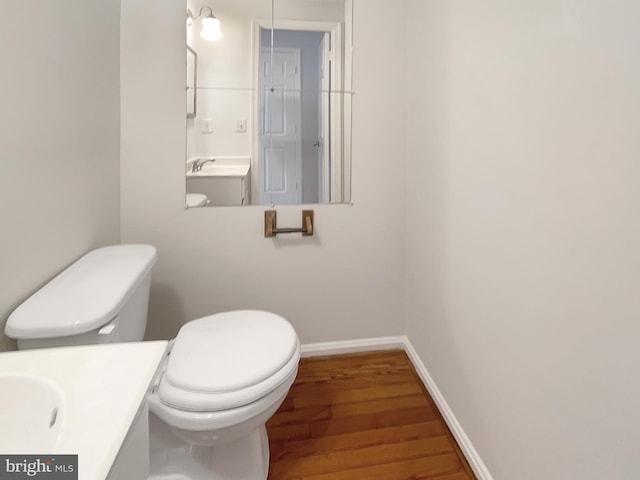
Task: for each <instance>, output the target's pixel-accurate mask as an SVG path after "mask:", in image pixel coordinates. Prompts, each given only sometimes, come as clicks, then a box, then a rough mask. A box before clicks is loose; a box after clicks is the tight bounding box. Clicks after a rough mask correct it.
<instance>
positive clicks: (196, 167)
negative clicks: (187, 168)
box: [191, 158, 216, 173]
mask: <svg viewBox="0 0 640 480" xmlns="http://www.w3.org/2000/svg"><path fill="white" fill-rule="evenodd" d="M215 161H216V159H215V158H207V159H206V160H205V161H204V162H201V161H200V159H199V158H196V159H195V160H194V161H193V165H192V166H191V172H192V173H195V172H199V171H200V170H202V167H203V166H204V165H205V164H207V163H209V162H211V163H213V162H215Z"/></svg>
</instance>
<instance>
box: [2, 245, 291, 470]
mask: <svg viewBox="0 0 640 480" xmlns="http://www.w3.org/2000/svg"><path fill="white" fill-rule="evenodd" d="M156 256H157V254H156V249H155V248H154V247H152V246H150V245H118V246H111V247H105V248H101V249H98V250H94V251H93V252H90V253H88V254H87V255H85V256H84V257H82V258H81V259H79V260H78V261H77V262H75V263H74V264H72V265H71V266H70V267H69V268H67V269H66V270H65V271H63V272H62V273H60V274H59V275H58V276H57V277H55V278H54V279H53V280H51V281H50V282H49V283H48V284H46V285H45V286H44V287H42V288H41V289H40V290H39V291H38V292H36V293H35V294H34V295H32V296H31V297H30V298H29V299H27V300H26V301H25V302H24V303H23V304H22V305H20V306H19V307H18V308H17V309H16V310H15V311H14V312H13V313H12V314H11V316H10V317H9V319H8V320H7V324H6V327H5V333H6V334H7V336H9V337H11V338H14V339H16V340H17V341H18V349H30V348H45V347H57V346H70V345H84V344H97V343H114V342H124V341H141V340H142V338H143V336H144V331H145V326H146V321H147V308H148V297H149V286H150V278H151V269H152V267H153V265H154V263H155V261H156ZM299 359H300V342H299V340H298V337H297V335H296V332H295V330H294V329H293V327H292V326H291V324H290V323H289V322H288V321H287V320H285V319H284V318H282V317H281V316H279V315H276V314H273V313H269V312H264V311H257V310H239V311H231V312H225V313H217V314H213V315H209V316H206V317H202V318H199V319H197V320H192V321H190V322H188V323H186V324H185V325H184V326H183V327H182V328H181V329H180V331H179V332H178V335H177V336H176V338H175V339H174V340H172V341H171V342H170V347H169V351H168V354H167V356H166V357H165V360H164V362H163V364H162V365H161V367H160V369H159V373H158V375H157V377H156V379H155V381H154V385H153V387H152V390H151V393H150V394H149V396H148V406H149V411H150V414H149V432H150V435H149V444H150V475H149V479H150V480H198V479H203V480H204V479H211V480H241V479H242V480H265V479H266V478H267V473H268V467H269V443H268V438H267V433H266V428H265V423H266V422H267V420H268V419H269V418H270V417H271V416H272V415H273V414H274V413H275V411H276V410H277V409H278V407H279V406H280V404H281V403H282V401H283V400H284V398H285V397H286V395H287V393H288V391H289V388H290V387H291V385H292V383H293V381H294V379H295V377H296V374H297V371H298V362H299Z"/></svg>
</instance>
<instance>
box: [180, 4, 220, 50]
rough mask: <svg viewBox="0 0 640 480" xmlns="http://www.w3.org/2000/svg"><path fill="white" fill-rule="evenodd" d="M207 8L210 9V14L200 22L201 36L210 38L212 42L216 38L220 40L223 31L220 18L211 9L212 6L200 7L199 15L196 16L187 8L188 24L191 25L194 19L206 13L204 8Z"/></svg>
mask: <svg viewBox="0 0 640 480" xmlns="http://www.w3.org/2000/svg"><path fill="white" fill-rule="evenodd" d="M205 8H207V9H209V15H207V16H206V17H204V18H202V20H200V23H201V24H202V30H201V31H200V36H201V37H202V38H204V39H205V40H210V41H212V42H213V41H216V40H220V39H221V38H222V32H221V31H220V20H218V19H217V18H216V16H215V15H214V14H213V10H211V7H209V6H207V5H205V6H204V7H202V8H201V9H200V13H198V15H197V16H195V17H194V16H193V13H192V12H191V10H189V9H187V26H189V27H190V26H191V24H192V23H193V22H194V21H196V20H198V19H199V18H200V17H202V16H203V15H204V14H203V10H204V9H205Z"/></svg>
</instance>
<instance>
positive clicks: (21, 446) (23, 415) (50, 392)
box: [0, 374, 64, 453]
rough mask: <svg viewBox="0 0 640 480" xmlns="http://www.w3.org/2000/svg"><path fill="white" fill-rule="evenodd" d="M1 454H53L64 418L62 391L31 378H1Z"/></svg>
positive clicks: (48, 381)
mask: <svg viewBox="0 0 640 480" xmlns="http://www.w3.org/2000/svg"><path fill="white" fill-rule="evenodd" d="M0 392H1V393H0V432H2V435H0V452H2V453H47V452H52V451H53V450H54V449H55V448H56V446H57V444H58V442H59V440H60V432H61V426H62V420H63V414H64V401H63V396H62V390H61V389H60V387H58V385H56V384H55V383H54V382H52V381H51V380H48V379H46V378H42V377H37V376H34V375H11V374H7V375H0Z"/></svg>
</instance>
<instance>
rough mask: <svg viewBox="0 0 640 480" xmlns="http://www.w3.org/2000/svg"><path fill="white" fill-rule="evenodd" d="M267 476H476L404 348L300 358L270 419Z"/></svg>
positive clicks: (313, 479)
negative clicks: (291, 384) (290, 381)
mask: <svg viewBox="0 0 640 480" xmlns="http://www.w3.org/2000/svg"><path fill="white" fill-rule="evenodd" d="M267 430H268V434H269V442H270V449H271V461H270V473H269V480H329V479H331V480H346V479H349V480H351V479H353V480H359V479H363V480H387V479H388V480H419V479H423V478H424V479H430V480H474V479H475V477H474V476H473V474H472V473H471V470H470V468H469V467H468V464H467V463H466V461H465V460H464V457H463V456H462V453H461V451H460V449H459V447H458V446H457V445H456V444H455V441H454V439H453V436H452V435H451V432H449V430H448V428H447V426H446V424H445V423H444V420H443V419H442V416H441V415H440V413H439V412H438V411H437V407H436V405H435V403H434V402H433V400H432V399H431V398H430V397H429V395H428V393H427V392H426V390H425V388H424V385H422V382H421V381H420V379H419V377H418V375H417V373H416V372H415V370H414V368H413V365H411V362H410V361H409V359H408V357H407V356H406V354H405V353H404V352H403V351H400V350H398V351H388V352H374V353H364V354H354V355H338V356H332V357H324V358H317V357H316V358H310V359H303V360H301V362H300V368H299V371H298V377H297V378H296V381H295V383H294V385H293V386H292V388H291V389H290V392H289V395H288V396H287V398H286V399H285V401H284V402H283V403H282V405H281V407H280V409H279V410H278V412H276V414H275V415H274V416H273V417H272V418H271V419H270V420H269V421H268V422H267Z"/></svg>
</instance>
